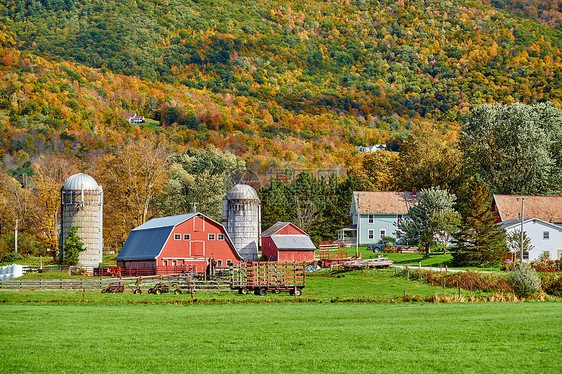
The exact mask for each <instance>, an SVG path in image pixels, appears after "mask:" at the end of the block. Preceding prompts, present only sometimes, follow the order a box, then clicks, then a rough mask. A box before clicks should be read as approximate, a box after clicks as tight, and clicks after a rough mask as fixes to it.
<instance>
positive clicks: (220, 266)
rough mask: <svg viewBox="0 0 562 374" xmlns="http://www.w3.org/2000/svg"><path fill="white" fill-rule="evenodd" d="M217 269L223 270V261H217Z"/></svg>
mask: <svg viewBox="0 0 562 374" xmlns="http://www.w3.org/2000/svg"><path fill="white" fill-rule="evenodd" d="M217 267H219V268H222V260H217Z"/></svg>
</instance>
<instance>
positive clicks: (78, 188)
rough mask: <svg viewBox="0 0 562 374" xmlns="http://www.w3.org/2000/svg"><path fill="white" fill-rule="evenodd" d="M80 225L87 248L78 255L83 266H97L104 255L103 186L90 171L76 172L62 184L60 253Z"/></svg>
mask: <svg viewBox="0 0 562 374" xmlns="http://www.w3.org/2000/svg"><path fill="white" fill-rule="evenodd" d="M73 226H78V231H77V235H78V236H79V237H80V238H81V239H82V242H83V243H84V247H85V248H86V250H85V251H83V252H80V254H79V255H78V263H79V264H80V265H83V266H94V267H95V266H98V265H99V264H100V262H102V255H103V190H102V188H101V186H99V185H98V184H97V182H96V181H95V180H94V178H92V177H90V176H89V175H87V174H82V173H79V174H74V175H73V176H71V177H70V178H68V179H67V180H66V182H64V185H63V186H62V187H61V224H60V228H61V233H60V253H61V255H62V256H64V254H63V249H64V243H65V240H66V237H67V236H68V233H69V232H70V229H71V228H72V227H73Z"/></svg>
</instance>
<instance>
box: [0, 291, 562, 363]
mask: <svg viewBox="0 0 562 374" xmlns="http://www.w3.org/2000/svg"><path fill="white" fill-rule="evenodd" d="M561 305H562V304H561V303H560V302H542V303H535V302H526V303H475V304H465V303H452V304H429V303H413V304H374V303H347V304H338V303H335V304H334V303H325V304H318V303H315V304H294V303H291V304H263V303H262V304H219V305H188V306H180V305H170V304H167V305H142V304H118V303H97V304H89V303H84V304H81V303H64V304H48V303H47V304H44V303H40V304H29V303H28V304H19V303H4V304H1V306H0V339H2V344H3V349H2V350H0V369H1V371H2V372H4V373H11V372H41V373H44V372H57V373H58V372H81V373H88V372H100V373H107V372H128V373H139V372H158V373H169V372H182V373H184V372H197V373H215V372H224V373H244V372H253V373H279V372H281V373H297V372H298V373H311V372H314V373H326V372H352V373H367V372H368V373H372V372H384V373H395V372H403V373H406V372H407V373H410V372H412V371H419V372H423V373H432V372H434V373H452V372H461V373H471V372H508V373H518V372H521V373H525V372H540V373H559V372H561V371H562V361H561V360H560V353H559V347H560V338H561V334H562V314H561V313H560V307H561Z"/></svg>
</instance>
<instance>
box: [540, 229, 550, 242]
mask: <svg viewBox="0 0 562 374" xmlns="http://www.w3.org/2000/svg"><path fill="white" fill-rule="evenodd" d="M542 238H543V239H546V240H548V239H550V232H548V231H543V233H542Z"/></svg>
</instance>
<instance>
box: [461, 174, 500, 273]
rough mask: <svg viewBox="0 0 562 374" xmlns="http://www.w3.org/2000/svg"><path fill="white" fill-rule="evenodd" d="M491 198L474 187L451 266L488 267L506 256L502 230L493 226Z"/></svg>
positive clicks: (494, 219)
mask: <svg viewBox="0 0 562 374" xmlns="http://www.w3.org/2000/svg"><path fill="white" fill-rule="evenodd" d="M495 221H496V218H495V217H494V215H493V214H492V209H491V197H490V195H489V194H488V190H487V189H486V187H485V186H484V185H483V184H482V183H478V182H477V183H475V185H474V186H473V188H472V196H471V198H470V201H469V203H468V207H467V216H466V217H465V223H464V226H463V228H462V230H461V231H460V232H459V233H458V235H457V236H456V239H457V252H456V253H454V254H453V264H454V265H455V266H490V265H498V264H500V263H501V260H502V257H503V256H504V255H505V254H506V253H507V248H506V244H505V235H504V232H503V230H502V229H501V228H500V227H498V226H497V225H496V224H495Z"/></svg>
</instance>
